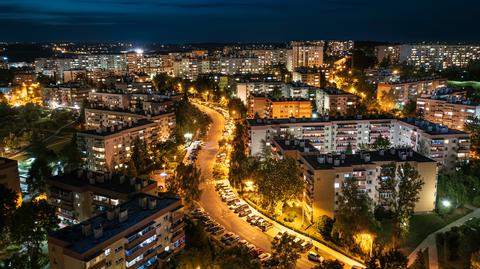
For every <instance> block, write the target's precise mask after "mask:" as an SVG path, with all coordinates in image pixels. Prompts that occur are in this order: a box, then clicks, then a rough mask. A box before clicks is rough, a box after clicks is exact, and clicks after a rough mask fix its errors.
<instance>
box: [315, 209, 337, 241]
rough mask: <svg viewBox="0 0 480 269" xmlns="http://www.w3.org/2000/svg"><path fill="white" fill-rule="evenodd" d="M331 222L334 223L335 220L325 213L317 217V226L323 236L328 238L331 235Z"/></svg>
mask: <svg viewBox="0 0 480 269" xmlns="http://www.w3.org/2000/svg"><path fill="white" fill-rule="evenodd" d="M333 223H335V220H334V219H332V218H330V217H329V216H327V215H323V216H321V217H320V218H319V220H318V226H317V227H318V231H319V232H320V234H321V235H322V237H323V238H325V239H330V238H331V237H332V230H333Z"/></svg>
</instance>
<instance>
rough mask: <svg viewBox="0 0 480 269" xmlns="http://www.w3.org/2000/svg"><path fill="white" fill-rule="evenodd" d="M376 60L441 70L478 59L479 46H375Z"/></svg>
mask: <svg viewBox="0 0 480 269" xmlns="http://www.w3.org/2000/svg"><path fill="white" fill-rule="evenodd" d="M376 53H377V60H378V62H381V61H382V60H383V59H384V58H390V59H391V60H392V61H393V62H400V63H401V62H406V63H407V64H410V65H413V66H417V67H422V68H425V69H435V70H442V69H446V68H448V67H451V66H460V67H464V66H466V65H467V64H468V63H469V62H471V61H474V60H478V59H480V46H478V45H468V44H402V45H389V46H377V47H376Z"/></svg>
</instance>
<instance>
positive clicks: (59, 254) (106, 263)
mask: <svg viewBox="0 0 480 269" xmlns="http://www.w3.org/2000/svg"><path fill="white" fill-rule="evenodd" d="M183 217H184V213H183V206H182V204H181V202H180V200H179V199H177V198H159V197H157V196H150V195H147V194H138V195H137V196H135V197H134V198H132V199H130V200H129V201H127V202H125V203H122V204H119V205H118V206H116V207H115V208H113V209H110V210H108V211H107V212H105V213H102V214H100V215H97V216H95V217H93V218H90V219H88V220H85V221H83V222H81V223H80V224H77V225H74V226H70V227H66V228H63V229H60V230H58V231H56V232H53V233H51V234H50V235H49V236H48V257H49V261H50V268H52V269H100V268H119V269H120V268H122V269H126V268H129V269H130V268H131V269H144V268H156V267H157V266H161V265H162V264H163V263H164V262H166V261H167V260H168V259H169V258H170V257H171V256H172V254H173V253H176V252H178V251H179V250H181V249H182V248H183V246H184V245H185V233H184V230H183V227H184V226H185V224H184V220H183Z"/></svg>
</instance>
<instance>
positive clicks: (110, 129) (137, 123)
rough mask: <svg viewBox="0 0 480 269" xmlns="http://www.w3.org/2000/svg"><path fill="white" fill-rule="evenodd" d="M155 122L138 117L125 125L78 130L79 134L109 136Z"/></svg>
mask: <svg viewBox="0 0 480 269" xmlns="http://www.w3.org/2000/svg"><path fill="white" fill-rule="evenodd" d="M152 123H154V122H153V121H151V120H148V119H137V120H134V121H131V122H129V123H128V124H125V125H123V126H122V125H117V126H111V127H107V128H103V129H91V130H84V131H80V132H78V133H79V134H89V135H96V136H109V135H112V134H117V133H120V132H123V131H126V130H128V129H133V128H137V127H140V126H143V125H148V124H152Z"/></svg>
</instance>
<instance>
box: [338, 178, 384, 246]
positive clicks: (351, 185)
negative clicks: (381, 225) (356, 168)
mask: <svg viewBox="0 0 480 269" xmlns="http://www.w3.org/2000/svg"><path fill="white" fill-rule="evenodd" d="M377 226H378V224H377V223H376V221H375V218H374V216H373V212H372V199H371V198H370V197H369V196H368V195H367V194H366V193H364V192H362V191H360V189H359V188H358V183H357V180H356V179H355V178H350V179H345V181H344V183H343V186H342V192H341V194H340V195H339V196H338V204H337V210H336V211H335V224H334V233H335V234H338V235H339V237H340V238H341V239H343V240H345V241H346V243H347V244H348V243H353V237H354V236H355V235H356V234H358V233H363V232H371V231H374V229H375V228H376V227H377Z"/></svg>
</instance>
